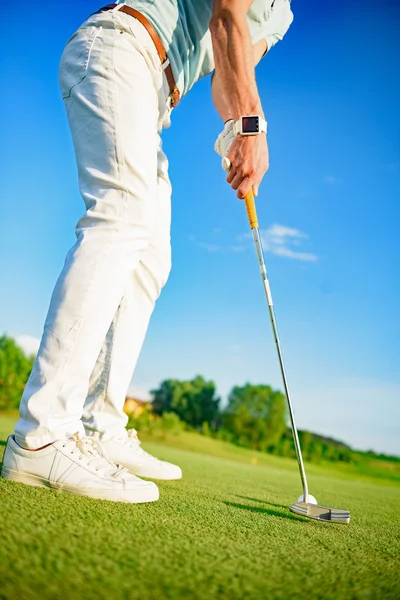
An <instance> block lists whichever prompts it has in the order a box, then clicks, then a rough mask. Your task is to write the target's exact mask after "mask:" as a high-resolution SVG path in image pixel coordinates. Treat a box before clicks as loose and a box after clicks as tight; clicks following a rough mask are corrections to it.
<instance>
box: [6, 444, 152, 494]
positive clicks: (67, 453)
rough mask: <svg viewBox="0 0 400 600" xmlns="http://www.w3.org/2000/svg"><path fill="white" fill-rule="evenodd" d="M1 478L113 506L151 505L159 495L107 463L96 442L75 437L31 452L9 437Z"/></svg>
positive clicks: (115, 466) (150, 484)
mask: <svg viewBox="0 0 400 600" xmlns="http://www.w3.org/2000/svg"><path fill="white" fill-rule="evenodd" d="M1 475H2V477H4V478H5V479H9V480H11V481H19V482H20V483H26V484H27V485H33V486H37V487H46V488H53V489H56V490H61V491H63V492H70V493H71V494H79V495H81V496H90V497H91V498H100V499H102V500H112V501H113V502H134V503H139V502H153V501H155V500H158V495H159V494H158V487H157V486H156V484H155V483H153V482H150V481H143V480H142V479H139V478H138V477H135V475H132V473H130V472H129V471H128V470H127V469H125V468H124V467H121V466H120V465H116V464H114V463H112V462H110V461H109V460H108V459H107V458H105V456H104V453H103V451H102V448H101V444H100V443H99V442H97V441H96V440H93V439H90V438H87V437H79V435H78V434H75V435H74V436H73V437H72V438H70V439H65V440H58V441H57V442H54V443H53V444H51V445H50V446H47V447H46V448H43V449H41V450H35V451H32V450H25V449H24V448H21V446H19V445H18V444H17V443H16V441H15V439H14V436H13V435H10V437H9V438H8V441H7V447H6V451H5V453H4V459H3V469H2V472H1Z"/></svg>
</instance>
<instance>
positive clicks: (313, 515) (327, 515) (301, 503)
mask: <svg viewBox="0 0 400 600" xmlns="http://www.w3.org/2000/svg"><path fill="white" fill-rule="evenodd" d="M222 168H223V169H224V170H225V171H226V172H229V170H230V168H231V163H230V161H229V159H228V158H227V157H224V158H223V159H222ZM244 203H245V206H246V211H247V216H248V219H249V223H250V228H251V230H252V233H253V238H254V243H255V246H256V252H257V257H258V263H259V266H260V272H261V278H262V281H263V285H264V291H265V295H266V298H267V303H268V310H269V316H270V320H271V325H272V331H273V334H274V339H275V345H276V349H277V352H278V358H279V366H280V369H281V373H282V379H283V386H284V389H285V395H286V399H287V403H288V408H289V415H290V423H291V426H292V432H293V439H294V446H295V449H296V456H297V462H298V465H299V471H300V477H301V481H302V484H303V495H302V496H300V498H299V499H298V501H297V502H295V503H294V504H292V505H291V506H290V510H291V511H292V512H293V513H296V514H298V515H301V516H303V517H308V518H310V519H316V520H317V521H324V522H329V523H349V522H350V512H349V511H348V510H345V509H341V508H331V507H328V506H321V505H320V504H318V503H317V501H316V500H315V498H314V497H313V496H311V495H310V494H309V493H308V484H307V477H306V472H305V468H304V462H303V456H302V453H301V448H300V441H299V436H298V434H297V428H296V423H295V420H294V413H293V408H292V402H291V400H290V393H289V387H288V383H287V379H286V372H285V366H284V363H283V356H282V349H281V344H280V341H279V336H278V328H277V325H276V319H275V313H274V306H273V302H272V295H271V288H270V285H269V281H268V276H267V268H266V266H265V260H264V252H263V248H262V243H261V237H260V231H259V227H258V218H257V211H256V204H255V200H254V194H253V190H252V189H251V190H250V191H249V192H248V193H247V194H246V196H245V198H244Z"/></svg>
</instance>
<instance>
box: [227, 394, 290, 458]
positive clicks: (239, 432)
mask: <svg viewBox="0 0 400 600" xmlns="http://www.w3.org/2000/svg"><path fill="white" fill-rule="evenodd" d="M223 424H224V427H225V428H226V429H228V430H229V431H231V432H232V434H233V436H234V439H235V441H236V442H237V443H238V444H241V445H244V446H251V447H252V448H255V449H256V450H267V449H268V448H271V447H272V446H274V445H275V444H277V443H278V442H279V440H280V439H281V437H282V435H283V434H284V433H285V430H286V400H285V396H284V395H283V394H282V393H281V392H279V391H274V390H273V389H272V388H271V387H270V386H269V385H251V384H250V383H247V384H246V385H245V386H243V387H234V388H233V389H232V391H231V393H230V394H229V398H228V405H227V407H226V409H225V411H224V414H223Z"/></svg>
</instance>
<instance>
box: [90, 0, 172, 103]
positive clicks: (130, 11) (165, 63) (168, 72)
mask: <svg viewBox="0 0 400 600" xmlns="http://www.w3.org/2000/svg"><path fill="white" fill-rule="evenodd" d="M116 6H118V4H107V6H103V8H100V10H98V11H97V12H95V13H93V14H97V13H100V12H103V11H105V10H111V9H112V8H115V7H116ZM119 11H120V12H124V13H126V14H127V15H131V17H133V18H134V19H137V20H138V21H140V23H141V24H142V25H143V26H144V27H145V28H146V29H147V32H148V34H149V35H150V37H151V39H152V40H153V42H154V45H155V47H156V49H157V52H158V56H159V57H160V60H161V66H162V69H163V70H164V73H165V76H166V78H167V81H168V86H169V92H170V93H169V97H170V98H171V106H172V107H174V108H175V107H176V106H178V104H179V101H180V99H181V95H180V92H179V90H178V88H177V87H176V83H175V79H174V74H173V73H172V68H171V63H170V62H169V59H168V56H167V53H166V52H165V50H164V46H163V45H162V42H161V40H160V38H159V35H158V33H157V32H156V30H155V29H154V27H153V25H152V24H151V23H150V21H149V20H148V19H147V18H146V17H145V16H144V15H142V13H140V12H139V11H138V10H135V9H134V8H131V7H130V6H126V4H123V5H121V8H120V9H119Z"/></svg>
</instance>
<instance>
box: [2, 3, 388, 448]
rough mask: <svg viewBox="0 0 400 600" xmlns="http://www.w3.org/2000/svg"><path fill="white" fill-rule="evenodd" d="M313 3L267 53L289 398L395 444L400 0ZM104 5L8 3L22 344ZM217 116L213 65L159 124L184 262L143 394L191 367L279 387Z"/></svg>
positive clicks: (381, 444)
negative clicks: (70, 90)
mask: <svg viewBox="0 0 400 600" xmlns="http://www.w3.org/2000/svg"><path fill="white" fill-rule="evenodd" d="M305 4H306V3H304V2H303V3H302V2H296V1H295V0H294V1H293V3H292V7H293V11H294V14H295V20H294V23H293V25H292V27H291V29H290V30H289V32H288V34H287V36H286V37H285V39H284V40H283V41H282V42H280V43H279V44H277V46H276V47H275V48H273V49H272V50H271V52H270V53H269V54H268V55H267V56H266V57H265V59H264V60H263V61H262V63H261V64H260V66H259V67H258V68H257V80H258V84H259V89H260V94H261V98H262V101H263V106H264V111H265V114H266V118H267V120H268V123H269V146H270V163H271V166H270V171H269V173H268V174H267V176H266V178H265V180H264V183H263V185H262V187H261V189H260V194H259V197H258V210H259V218H260V224H261V228H262V230H263V237H264V241H265V243H266V246H267V253H266V261H267V267H268V270H269V276H270V281H271V286H272V292H273V296H274V301H275V309H276V314H277V320H278V326H279V329H280V336H281V341H282V344H283V349H284V355H285V359H286V363H287V364H286V366H287V371H288V375H289V383H290V387H291V391H292V395H293V400H294V407H295V413H296V417H297V421H298V425H299V427H301V428H307V429H310V430H312V431H316V432H319V433H323V434H329V435H333V436H335V437H337V438H339V439H342V440H344V441H346V442H348V443H350V444H352V445H354V446H355V447H358V448H363V449H368V448H373V449H375V450H378V451H386V452H390V453H396V454H400V443H399V429H400V426H399V424H400V409H399V404H400V403H399V400H400V375H399V356H400V344H399V333H400V332H399V318H398V292H399V284H398V272H399V255H400V243H399V234H398V227H399V217H400V210H399V195H400V194H399V191H400V186H399V183H400V136H399V116H398V112H399V111H398V107H399V106H400V90H399V83H398V75H397V73H398V61H399V41H398V28H399V20H400V7H399V6H396V2H395V1H394V0H392V1H388V0H383V1H381V2H379V3H377V2H373V3H372V2H369V1H367V2H364V3H362V6H360V3H359V2H356V1H355V0H346V1H345V0H337V1H336V2H334V3H330V5H329V6H328V5H327V3H323V2H316V1H314V0H312V1H310V2H308V3H307V6H305ZM98 7H99V3H98V2H96V1H93V0H91V1H90V2H89V1H88V0H82V1H77V0H74V1H69V2H68V8H67V5H66V4H65V3H64V4H63V3H59V2H42V3H39V4H35V5H32V3H30V2H29V3H28V2H26V1H22V2H18V3H11V4H10V3H9V4H6V5H5V7H4V8H3V16H4V17H5V23H6V24H7V26H6V27H3V29H2V36H1V39H0V49H1V52H0V61H1V82H2V83H1V87H2V94H1V96H0V127H1V131H2V135H1V139H0V165H1V166H0V170H1V172H0V174H1V177H0V193H1V196H0V288H1V294H0V332H7V333H8V334H10V335H13V336H29V337H28V338H26V337H25V338H22V342H24V341H25V343H27V342H28V343H29V340H30V338H39V337H40V335H41V332H42V327H43V322H44V318H45V315H46V311H47V307H48V303H49V299H50V295H51V292H52V288H53V285H54V283H55V280H56V278H57V276H58V273H59V271H60V269H61V267H62V264H63V260H64V257H65V254H66V252H67V250H68V248H69V247H70V246H71V245H72V244H73V243H74V226H75V223H76V221H77V219H78V217H79V216H80V214H81V212H82V206H83V204H82V200H81V199H80V196H79V192H78V187H77V177H76V167H75V162H74V155H73V148H72V142H71V139H70V134H69V130H68V125H67V120H66V116H65V112H64V106H63V103H62V100H61V96H60V93H59V90H58V84H57V67H58V62H59V59H60V56H61V53H62V49H63V46H64V44H65V42H66V40H67V39H68V37H69V36H70V35H71V34H72V33H73V31H75V29H77V27H78V26H79V25H80V24H81V22H83V20H84V19H85V18H86V17H87V16H88V15H89V14H90V13H91V12H93V11H94V10H96V9H97V8H98ZM188 124H190V128H189V127H188ZM220 128H221V122H220V119H219V117H218V115H217V113H216V112H215V110H214V109H213V106H212V102H211V97H210V81H209V78H206V79H204V80H202V81H200V82H199V83H198V84H197V85H196V86H195V88H194V89H193V90H192V91H191V92H190V94H189V95H188V96H187V97H186V98H185V99H184V100H183V101H182V103H181V105H180V106H179V108H178V109H177V110H176V111H174V112H173V115H172V127H171V128H170V129H169V130H167V131H166V132H165V134H164V149H165V151H166V153H167V155H168V157H169V161H170V176H171V180H172V183H173V187H174V192H173V225H172V243H173V270H172V273H171V276H170V280H169V282H168V284H167V286H166V288H165V289H164V292H163V294H162V296H161V298H160V300H159V301H158V304H157V307H156V310H155V313H154V316H153V319H152V322H151V325H150V329H149V333H148V337H147V339H146V342H145V346H144V349H143V352H142V355H141V357H140V360H139V364H138V367H137V369H136V372H135V376H134V379H133V382H132V389H133V390H134V391H136V392H139V393H145V392H146V391H148V390H149V389H151V388H152V387H154V386H156V385H157V384H158V383H159V382H160V381H161V380H162V379H164V378H169V377H177V378H188V377H193V376H194V375H196V374H198V373H200V374H203V375H204V376H205V377H207V378H210V379H211V378H212V379H214V380H215V381H216V383H217V386H218V390H219V392H220V394H221V395H222V396H223V397H224V398H225V397H226V395H227V393H228V392H229V389H230V388H231V386H232V385H234V384H243V383H245V382H246V381H250V382H252V383H270V384H272V385H273V386H275V387H281V380H280V374H279V370H278V364H277V358H276V355H275V348H274V344H273V339H272V334H271V331H270V325H269V321H268V312H267V308H266V305H265V300H264V297H263V290H262V286H261V283H260V280H259V271H258V267H257V262H256V257H255V253H254V250H253V247H252V240H251V239H250V238H249V237H248V236H247V233H248V227H247V222H246V216H245V211H244V207H243V205H242V203H241V202H240V201H239V200H237V199H236V197H235V193H234V192H233V191H232V190H230V188H229V187H228V185H227V184H226V183H225V177H224V174H223V173H222V171H221V168H220V160H219V157H218V156H217V155H216V154H215V153H214V151H213V144H214V141H215V138H216V136H217V135H218V132H219V130H220ZM188 131H190V136H189V135H188Z"/></svg>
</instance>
